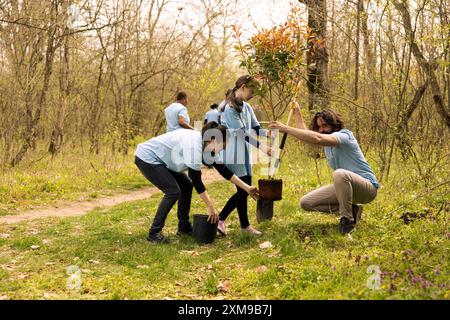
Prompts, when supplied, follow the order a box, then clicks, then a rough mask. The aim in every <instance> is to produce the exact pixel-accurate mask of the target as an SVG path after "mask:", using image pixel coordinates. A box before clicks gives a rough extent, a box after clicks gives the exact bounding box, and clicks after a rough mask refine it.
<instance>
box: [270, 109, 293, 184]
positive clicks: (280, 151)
mask: <svg viewBox="0 0 450 320" xmlns="http://www.w3.org/2000/svg"><path fill="white" fill-rule="evenodd" d="M293 114H294V108H291V110H290V111H289V116H288V120H287V122H286V125H287V126H289V124H290V123H291V119H292V115H293ZM287 136H288V135H287V133H284V134H283V138H281V143H280V147H279V149H278V150H277V157H276V160H275V165H274V166H273V172H271V171H272V170H270V169H271V168H272V166H270V168H269V179H273V177H274V176H275V173H276V171H277V170H278V168H279V167H280V160H281V153H282V152H283V149H284V146H285V144H286V140H287ZM271 163H272V161H271Z"/></svg>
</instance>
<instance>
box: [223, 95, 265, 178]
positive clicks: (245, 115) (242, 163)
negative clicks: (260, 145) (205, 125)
mask: <svg viewBox="0 0 450 320" xmlns="http://www.w3.org/2000/svg"><path fill="white" fill-rule="evenodd" d="M220 121H221V124H222V125H224V126H226V127H227V128H228V130H229V134H230V137H229V138H228V142H227V147H226V149H225V151H224V152H223V154H222V159H223V161H224V163H225V165H226V166H227V168H228V169H230V170H231V171H232V172H233V173H234V174H235V175H236V176H238V177H243V176H247V175H248V176H251V175H252V174H253V172H252V163H253V162H252V152H251V145H250V144H249V143H248V142H246V141H245V140H244V139H243V138H242V137H240V136H238V134H237V131H238V130H241V129H244V130H245V131H246V133H248V134H252V132H251V130H252V128H255V127H258V126H260V124H259V122H258V119H256V116H255V113H254V112H253V109H252V107H251V106H250V105H249V104H248V103H246V102H244V105H243V107H242V112H240V113H239V112H238V111H236V109H234V108H232V107H231V106H230V105H227V106H225V110H224V111H223V112H222V113H221V116H220Z"/></svg>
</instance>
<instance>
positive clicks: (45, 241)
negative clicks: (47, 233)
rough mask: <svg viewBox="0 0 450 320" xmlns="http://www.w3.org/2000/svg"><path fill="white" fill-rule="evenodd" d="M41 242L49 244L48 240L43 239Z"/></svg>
mask: <svg viewBox="0 0 450 320" xmlns="http://www.w3.org/2000/svg"><path fill="white" fill-rule="evenodd" d="M42 243H43V244H49V243H50V240H47V239H44V240H42Z"/></svg>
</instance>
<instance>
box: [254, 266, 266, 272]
mask: <svg viewBox="0 0 450 320" xmlns="http://www.w3.org/2000/svg"><path fill="white" fill-rule="evenodd" d="M267 270H268V269H267V267H266V266H260V267H258V268H257V269H256V271H258V272H261V273H262V272H266V271H267Z"/></svg>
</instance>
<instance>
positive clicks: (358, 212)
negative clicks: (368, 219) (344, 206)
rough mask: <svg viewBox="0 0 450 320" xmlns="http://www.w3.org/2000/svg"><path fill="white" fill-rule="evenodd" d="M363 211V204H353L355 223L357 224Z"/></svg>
mask: <svg viewBox="0 0 450 320" xmlns="http://www.w3.org/2000/svg"><path fill="white" fill-rule="evenodd" d="M362 212H363V207H362V206H358V205H356V204H354V205H352V213H353V219H354V221H355V224H357V223H358V222H359V221H360V220H361V215H362Z"/></svg>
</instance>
